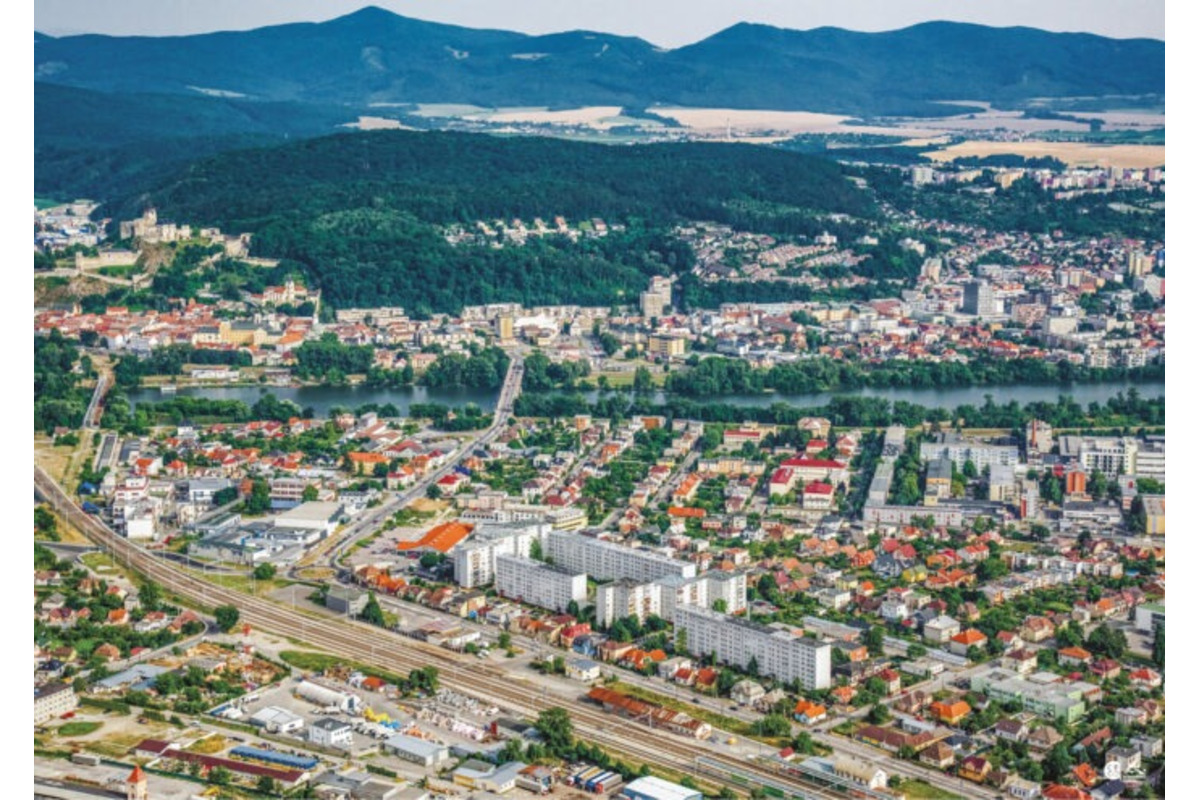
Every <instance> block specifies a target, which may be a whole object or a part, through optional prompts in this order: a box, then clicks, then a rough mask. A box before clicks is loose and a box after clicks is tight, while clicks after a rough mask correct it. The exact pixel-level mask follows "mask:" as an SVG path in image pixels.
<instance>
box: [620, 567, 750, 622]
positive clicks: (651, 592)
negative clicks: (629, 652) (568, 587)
mask: <svg viewBox="0 0 1200 800" xmlns="http://www.w3.org/2000/svg"><path fill="white" fill-rule="evenodd" d="M718 600H723V601H724V604H725V611H726V613H729V614H734V613H737V612H739V611H743V610H745V608H746V574H745V573H744V572H711V573H707V574H704V575H699V576H697V577H694V578H685V577H682V576H678V575H671V576H668V577H666V578H660V579H659V580H657V581H654V582H653V583H639V582H638V581H634V580H630V579H628V578H625V579H622V580H618V581H613V582H612V583H606V584H603V585H601V586H599V587H597V589H596V622H597V624H598V625H600V626H601V627H608V626H610V625H612V624H613V623H614V622H616V621H617V620H618V619H623V618H624V617H629V616H634V617H637V618H638V621H639V622H644V621H645V619H646V617H648V616H650V615H651V614H653V615H654V616H658V617H662V618H663V619H665V620H666V621H667V622H674V621H675V609H676V608H678V607H679V606H681V605H690V606H697V607H699V608H712V607H713V604H714V603H716V602H717V601H718Z"/></svg>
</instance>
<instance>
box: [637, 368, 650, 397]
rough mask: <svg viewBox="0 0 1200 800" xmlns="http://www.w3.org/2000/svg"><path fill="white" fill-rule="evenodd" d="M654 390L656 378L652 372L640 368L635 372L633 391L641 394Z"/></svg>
mask: <svg viewBox="0 0 1200 800" xmlns="http://www.w3.org/2000/svg"><path fill="white" fill-rule="evenodd" d="M653 388H654V377H653V376H652V375H651V374H650V370H648V369H646V368H645V367H638V368H637V369H636V370H634V372H633V390H634V391H635V392H638V393H639V394H641V393H644V392H649V391H650V390H652V389H653Z"/></svg>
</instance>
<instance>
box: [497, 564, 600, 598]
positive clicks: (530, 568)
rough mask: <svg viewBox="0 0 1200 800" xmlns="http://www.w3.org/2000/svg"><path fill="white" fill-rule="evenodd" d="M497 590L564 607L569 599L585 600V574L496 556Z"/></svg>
mask: <svg viewBox="0 0 1200 800" xmlns="http://www.w3.org/2000/svg"><path fill="white" fill-rule="evenodd" d="M495 587H496V591H497V592H499V593H500V595H501V596H502V597H507V598H510V599H513V600H519V601H521V602H523V603H528V604H530V605H534V606H538V607H539V608H548V609H552V610H554V611H566V610H567V606H568V605H570V604H571V601H572V600H573V601H575V602H576V603H577V604H579V605H580V606H583V605H586V603H587V575H586V574H584V573H582V572H573V571H571V570H568V569H563V568H562V567H557V566H554V565H551V564H544V563H542V562H541V561H533V560H531V559H528V558H518V557H516V556H508V555H500V556H496V579H495Z"/></svg>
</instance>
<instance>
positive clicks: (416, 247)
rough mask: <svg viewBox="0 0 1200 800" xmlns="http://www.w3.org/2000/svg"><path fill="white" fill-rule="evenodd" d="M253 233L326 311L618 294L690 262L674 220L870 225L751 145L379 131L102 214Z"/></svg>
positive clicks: (850, 195)
mask: <svg viewBox="0 0 1200 800" xmlns="http://www.w3.org/2000/svg"><path fill="white" fill-rule="evenodd" d="M148 205H154V206H155V207H157V208H158V210H159V215H160V218H170V219H175V220H178V221H186V222H191V223H203V224H218V225H220V226H221V227H222V228H224V229H226V230H234V231H251V232H253V233H254V234H255V239H254V245H253V246H254V251H255V253H256V254H259V255H264V256H275V257H281V258H288V259H292V260H294V261H297V262H299V263H301V264H303V265H304V268H305V270H306V272H307V273H308V274H309V276H310V279H311V280H312V281H314V282H315V283H316V284H317V285H319V286H320V287H321V288H322V289H323V290H324V291H325V293H326V298H327V300H329V301H330V302H331V303H333V304H334V305H336V306H346V305H380V304H393V303H395V304H400V305H405V306H409V307H410V308H413V309H414V310H417V309H419V308H421V307H422V306H423V307H424V308H426V309H428V310H432V311H443V310H454V309H457V308H460V307H461V306H462V305H464V304H471V303H484V302H497V301H503V300H515V301H521V302H525V303H529V304H542V303H586V304H601V305H603V304H608V303H612V302H618V301H626V302H627V301H629V299H630V298H633V297H636V294H637V293H638V292H640V291H642V290H643V289H644V288H645V285H646V280H647V278H648V276H649V275H652V274H663V273H666V272H669V271H672V270H680V269H684V268H686V267H687V266H688V265H689V263H690V262H689V261H688V259H689V258H690V252H689V251H687V249H686V248H682V247H680V246H679V245H678V244H677V243H675V242H674V241H672V240H671V239H670V238H669V237H665V236H663V235H662V234H661V233H660V231H661V230H662V228H663V227H664V226H666V225H669V224H672V223H674V222H677V221H681V220H688V219H702V220H715V221H719V222H728V223H731V224H734V225H738V226H740V227H744V228H750V229H758V230H775V231H779V232H794V233H805V234H814V233H820V232H821V230H822V229H823V227H824V226H825V225H826V224H827V222H825V221H823V220H822V217H824V216H827V214H828V213H830V212H840V213H845V214H850V215H854V216H872V215H873V214H874V208H873V205H872V203H871V201H870V199H869V198H868V196H867V195H866V194H865V193H864V192H862V191H861V190H859V189H857V188H856V187H855V186H854V185H853V184H852V183H850V182H849V181H848V180H847V179H846V177H845V176H843V174H842V173H841V169H840V167H839V166H838V165H837V164H834V163H831V162H829V161H826V160H822V159H818V158H813V157H807V156H804V155H800V154H796V153H790V152H786V151H782V150H774V149H768V148H762V147H756V146H753V145H733V144H701V143H688V144H664V145H647V146H641V147H612V146H607V145H595V144H586V143H580V142H568V141H563V140H559V139H539V138H526V137H520V138H507V139H505V138H497V137H492V136H479V135H471V134H458V133H412V132H405V131H380V132H373V133H357V134H345V135H338V136H331V137H324V138H319V139H309V140H305V141H301V142H296V143H293V144H289V145H285V146H281V147H271V148H260V149H253V150H242V151H236V152H231V153H224V154H221V155H218V156H214V157H212V158H208V159H204V160H201V161H198V162H196V163H194V164H192V165H191V166H189V167H187V168H186V169H184V170H183V171H182V172H180V173H179V174H178V175H176V176H175V177H173V178H172V179H170V180H168V181H166V182H163V183H161V184H160V185H158V186H155V187H151V188H149V189H147V190H144V191H139V192H136V193H133V194H131V195H129V196H126V197H125V198H123V199H119V200H117V201H114V202H113V203H110V204H109V205H108V206H107V208H106V209H105V211H106V213H107V214H109V215H112V216H114V217H116V218H119V219H126V218H129V217H131V216H134V215H136V214H138V213H140V212H141V210H142V209H143V208H144V207H145V206H148ZM558 215H562V216H564V217H566V218H567V219H568V220H571V221H572V222H579V221H582V220H588V219H591V218H593V217H600V218H603V219H605V220H606V221H607V222H609V223H616V222H620V223H627V224H628V226H629V230H628V231H627V232H625V233H621V234H610V235H609V236H608V237H605V238H603V239H596V240H590V241H587V240H585V241H581V242H580V243H579V244H569V243H568V242H566V241H565V240H561V239H560V238H559V237H547V239H546V240H542V241H531V242H530V243H529V244H527V245H526V246H524V247H515V246H507V247H504V248H502V249H492V248H486V247H482V248H481V247H466V246H464V247H452V246H451V245H449V244H448V243H447V242H446V241H445V239H444V238H443V236H442V235H441V232H440V231H439V229H438V228H437V226H438V225H440V224H444V223H452V222H460V223H473V222H475V221H477V220H494V219H497V218H504V219H512V218H514V217H517V218H520V219H523V220H526V221H529V222H531V221H532V220H533V218H535V217H541V218H542V219H544V220H547V221H549V220H551V219H553V218H554V217H555V216H558Z"/></svg>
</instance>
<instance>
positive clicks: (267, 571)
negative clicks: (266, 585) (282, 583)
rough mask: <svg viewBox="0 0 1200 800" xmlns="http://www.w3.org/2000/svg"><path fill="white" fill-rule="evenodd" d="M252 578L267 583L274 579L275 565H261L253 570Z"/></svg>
mask: <svg viewBox="0 0 1200 800" xmlns="http://www.w3.org/2000/svg"><path fill="white" fill-rule="evenodd" d="M254 577H255V578H256V579H258V580H260V581H269V580H271V578H274V577H275V565H274V564H268V563H262V564H259V565H258V566H257V567H255V568H254Z"/></svg>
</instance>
